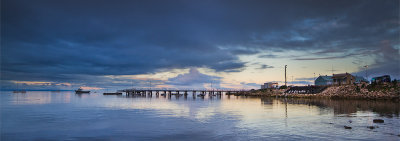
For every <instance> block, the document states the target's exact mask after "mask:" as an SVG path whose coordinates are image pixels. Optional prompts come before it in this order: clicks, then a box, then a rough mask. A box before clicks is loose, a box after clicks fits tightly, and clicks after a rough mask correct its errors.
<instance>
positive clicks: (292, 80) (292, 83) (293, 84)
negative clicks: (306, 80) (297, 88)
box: [292, 75, 294, 85]
mask: <svg viewBox="0 0 400 141" xmlns="http://www.w3.org/2000/svg"><path fill="white" fill-rule="evenodd" d="M292 85H294V84H293V75H292Z"/></svg>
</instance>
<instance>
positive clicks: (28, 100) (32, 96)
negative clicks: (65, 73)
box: [12, 91, 71, 105]
mask: <svg viewBox="0 0 400 141" xmlns="http://www.w3.org/2000/svg"><path fill="white" fill-rule="evenodd" d="M70 100H71V96H70V94H54V93H51V92H50V91H48V92H43V91H40V92H28V93H26V94H13V95H12V103H13V104H18V105H19V104H49V103H70Z"/></svg>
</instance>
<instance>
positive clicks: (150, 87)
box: [149, 79, 151, 90]
mask: <svg viewBox="0 0 400 141" xmlns="http://www.w3.org/2000/svg"><path fill="white" fill-rule="evenodd" d="M149 81H150V90H151V79H150V80H149Z"/></svg>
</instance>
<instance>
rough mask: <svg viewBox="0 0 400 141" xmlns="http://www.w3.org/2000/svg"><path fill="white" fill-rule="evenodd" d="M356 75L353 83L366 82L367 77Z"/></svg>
mask: <svg viewBox="0 0 400 141" xmlns="http://www.w3.org/2000/svg"><path fill="white" fill-rule="evenodd" d="M355 77H356V81H355V83H357V84H360V83H362V82H366V83H368V80H367V79H365V78H364V77H362V76H355Z"/></svg>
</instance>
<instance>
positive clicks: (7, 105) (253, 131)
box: [0, 91, 400, 141]
mask: <svg viewBox="0 0 400 141" xmlns="http://www.w3.org/2000/svg"><path fill="white" fill-rule="evenodd" d="M0 102H1V107H0V110H1V111H0V112H1V113H0V115H1V116H0V118H1V123H0V126H1V128H0V132H1V134H0V135H1V138H0V139H1V141H18V140H40V141H44V140H118V141H120V140H121V141H123V140H207V141H208V140H385V141H387V140H396V141H399V140H400V118H399V115H400V113H399V111H400V104H399V103H398V102H391V101H367V100H328V99H293V98H259V97H237V96H233V95H231V96H227V95H223V96H220V97H218V96H213V97H209V96H205V97H204V98H202V97H197V96H194V97H193V96H192V94H189V95H188V96H187V97H185V96H178V97H177V96H174V95H173V96H171V97H169V96H158V97H157V96H156V95H155V94H153V95H152V97H150V96H125V95H122V96H116V95H108V96H105V95H103V94H102V92H100V91H99V92H97V93H90V94H75V93H74V92H72V91H61V92H51V91H28V92H27V93H25V94H22V93H12V92H10V91H2V92H1V94H0ZM374 119H383V120H384V123H373V120H374ZM344 126H349V127H352V129H345V128H344ZM368 126H374V127H375V129H370V128H368Z"/></svg>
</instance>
